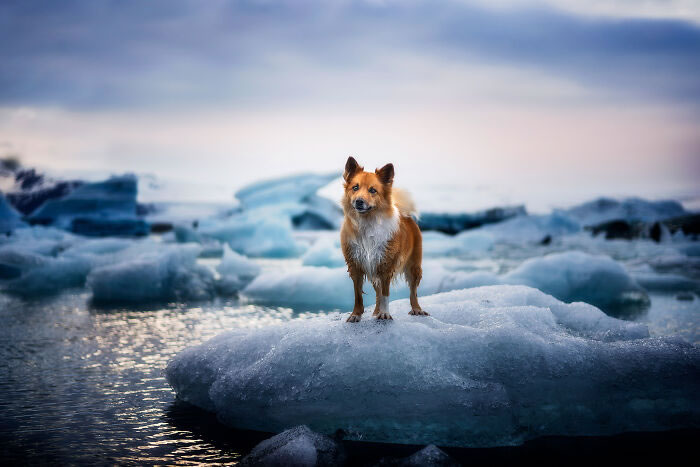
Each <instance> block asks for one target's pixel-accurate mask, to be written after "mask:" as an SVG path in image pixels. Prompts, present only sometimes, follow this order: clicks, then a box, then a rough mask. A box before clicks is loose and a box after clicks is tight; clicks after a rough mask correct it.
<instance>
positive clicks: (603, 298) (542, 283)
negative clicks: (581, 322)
mask: <svg viewBox="0 0 700 467" xmlns="http://www.w3.org/2000/svg"><path fill="white" fill-rule="evenodd" d="M504 281H505V282H507V283H510V284H522V285H528V286H530V287H535V288H537V289H539V290H541V291H543V292H545V293H548V294H550V295H553V296H554V297H556V298H558V299H559V300H563V301H565V302H576V301H582V302H586V303H590V304H593V305H595V306H597V307H599V308H603V309H605V310H606V311H618V310H620V309H621V308H624V307H627V306H630V305H632V306H634V305H637V307H646V306H648V305H649V297H648V296H647V295H646V293H645V292H644V290H643V289H642V288H641V287H640V286H639V284H637V283H636V282H635V281H634V279H632V278H631V277H630V275H629V274H628V273H627V271H625V268H623V267H622V265H621V264H620V263H618V262H617V261H615V260H613V259H611V258H609V257H607V256H602V255H601V256H598V255H589V254H587V253H583V252H580V251H568V252H564V253H553V254H550V255H547V256H544V257H539V258H532V259H529V260H526V261H525V262H523V264H521V265H520V266H519V267H518V268H516V269H515V270H513V271H511V272H510V273H508V274H506V275H505V276H504Z"/></svg>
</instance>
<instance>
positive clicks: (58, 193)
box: [0, 165, 83, 216]
mask: <svg viewBox="0 0 700 467" xmlns="http://www.w3.org/2000/svg"><path fill="white" fill-rule="evenodd" d="M0 183H2V186H3V189H4V190H6V194H7V200H8V201H9V202H10V204H12V206H14V208H15V209H17V211H19V212H20V213H21V214H22V215H25V216H26V215H28V214H31V213H32V212H34V210H36V209H37V208H38V207H39V206H41V205H42V204H44V203H46V202H47V201H48V200H50V199H56V198H62V197H64V196H66V195H68V194H69V193H70V192H71V191H73V190H74V189H75V188H77V187H79V186H80V185H82V184H83V182H82V181H80V180H67V181H63V180H53V179H50V178H48V177H46V176H45V175H44V174H41V173H37V171H36V170H35V169H25V168H21V167H19V165H17V167H12V168H7V167H6V166H4V165H3V167H0Z"/></svg>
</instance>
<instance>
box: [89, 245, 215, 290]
mask: <svg viewBox="0 0 700 467" xmlns="http://www.w3.org/2000/svg"><path fill="white" fill-rule="evenodd" d="M200 252H201V247H199V246H197V245H164V246H161V247H160V248H154V249H153V250H147V249H145V248H143V249H142V251H140V252H139V254H137V255H133V259H127V260H124V261H120V262H117V263H116V264H111V265H106V266H102V267H98V268H96V269H94V270H93V271H92V272H90V275H89V276H88V278H87V284H88V286H89V287H90V288H91V289H92V298H93V300H94V301H95V302H99V303H112V302H114V303H147V302H162V301H172V300H204V299H209V298H212V296H213V295H214V290H215V279H214V275H213V273H212V271H211V270H210V269H208V268H207V267H205V266H202V265H199V264H197V262H196V260H197V256H198V255H199V254H200Z"/></svg>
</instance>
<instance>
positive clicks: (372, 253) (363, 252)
mask: <svg viewBox="0 0 700 467" xmlns="http://www.w3.org/2000/svg"><path fill="white" fill-rule="evenodd" d="M398 229H399V211H398V209H396V207H394V212H393V215H392V216H390V217H375V218H373V219H371V220H364V219H360V222H359V224H358V233H357V236H356V237H355V238H354V239H353V240H352V241H351V242H350V248H351V251H352V255H353V257H354V258H355V261H357V262H358V263H359V264H360V265H362V269H364V273H365V275H366V276H367V278H368V279H370V280H373V279H374V276H375V272H376V270H377V266H378V265H379V263H380V262H381V261H382V258H383V257H384V251H385V250H386V244H387V242H388V241H389V240H391V238H392V237H393V236H394V234H395V233H396V231H397V230H398Z"/></svg>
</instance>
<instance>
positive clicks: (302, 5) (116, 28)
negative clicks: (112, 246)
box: [0, 0, 700, 109]
mask: <svg viewBox="0 0 700 467" xmlns="http://www.w3.org/2000/svg"><path fill="white" fill-rule="evenodd" d="M535 5H536V6H533V7H528V8H525V9H523V8H516V7H509V8H495V9H494V8H488V7H486V6H484V5H482V4H479V3H471V2H457V1H450V2H441V3H435V2H428V1H407V2H394V1H386V2H352V1H335V2H333V1H332V2H322V1H282V2H266V1H265V2H264V1H230V2H229V1H222V0H214V1H210V2H206V3H201V2H194V1H187V0H177V1H165V0H161V1H154V2H140V1H131V0H129V1H120V2H112V1H91V2H80V1H76V2H70V1H69V2H35V1H17V2H4V3H3V4H2V5H0V18H2V19H0V44H2V45H0V63H2V66H1V67H0V105H3V106H23V105H33V106H58V107H65V108H78V109H81V108H82V109H109V108H112V109H130V108H164V109H167V108H171V107H188V106H190V107H198V106H203V107H206V106H213V107H216V106H235V107H237V108H257V107H261V106H263V107H274V106H285V105H315V104H319V103H328V102H329V101H332V102H336V103H337V104H338V105H351V104H353V103H357V102H377V101H381V100H382V99H387V100H388V99H390V98H393V97H392V96H395V94H396V88H397V86H398V87H400V88H401V87H402V88H413V89H415V90H417V93H418V94H417V95H416V96H415V97H416V98H417V99H420V98H421V94H423V93H424V92H425V91H421V88H424V87H425V86H426V85H427V84H429V81H426V80H425V76H426V75H429V74H430V73H431V72H433V73H439V72H440V71H441V70H442V69H450V68H454V67H458V66H463V67H468V66H480V67H486V66H493V67H501V68H504V67H511V68H514V69H524V70H528V71H529V72H533V71H534V72H538V73H541V74H543V75H547V76H551V77H552V78H553V79H560V80H567V81H569V82H571V83H572V86H574V87H575V86H581V87H589V88H591V89H593V90H594V91H595V92H596V93H598V94H600V95H601V96H602V98H605V96H606V95H608V96H614V98H615V99H618V100H620V101H622V100H625V99H647V100H649V99H651V100H654V99H661V100H671V101H676V102H679V103H682V104H683V105H687V106H691V107H695V108H697V107H698V104H700V82H699V81H698V80H697V79H696V76H698V74H700V29H699V28H698V27H697V26H696V25H695V24H692V23H689V22H683V21H678V20H667V19H648V18H647V19H640V18H619V17H616V18H614V19H611V18H602V17H592V16H591V15H582V14H579V13H578V12H576V11H573V10H571V9H569V10H570V11H567V12H563V11H561V10H556V9H552V8H550V7H542V6H537V5H538V4H535ZM457 90H458V88H457ZM428 97H430V96H429V92H428Z"/></svg>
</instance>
